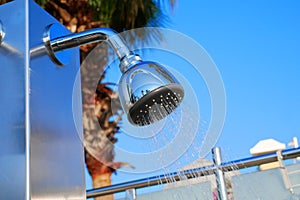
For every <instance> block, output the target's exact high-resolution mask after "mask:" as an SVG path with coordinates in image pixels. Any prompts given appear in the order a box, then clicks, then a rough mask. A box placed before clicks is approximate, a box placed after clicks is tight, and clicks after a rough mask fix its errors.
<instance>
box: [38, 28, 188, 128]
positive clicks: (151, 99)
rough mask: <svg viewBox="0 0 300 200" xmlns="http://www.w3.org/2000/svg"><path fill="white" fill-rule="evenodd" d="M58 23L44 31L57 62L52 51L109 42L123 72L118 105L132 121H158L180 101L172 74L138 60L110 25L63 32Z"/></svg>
mask: <svg viewBox="0 0 300 200" xmlns="http://www.w3.org/2000/svg"><path fill="white" fill-rule="evenodd" d="M59 27H60V26H56V25H55V24H52V25H49V26H48V27H47V28H46V32H45V34H44V43H45V47H46V50H47V53H48V55H49V56H50V57H51V59H52V60H53V61H54V62H56V63H57V64H58V65H62V62H60V59H59V58H58V57H57V56H58V55H56V54H55V53H56V52H61V51H63V50H66V49H70V48H73V47H77V46H80V45H84V44H89V43H94V42H102V41H106V42H108V43H109V44H110V45H111V46H112V48H113V49H114V51H115V52H116V54H117V56H118V58H119V59H120V70H121V72H122V73H123V75H122V77H121V79H120V83H119V97H120V101H121V105H122V107H123V110H124V111H125V113H126V114H127V117H128V119H129V121H130V122H131V123H132V124H134V125H137V126H144V125H148V124H151V123H154V122H156V121H159V120H161V119H163V118H165V117H166V116H167V115H169V114H170V113H171V112H173V111H174V110H175V109H176V108H177V107H178V105H179V104H180V103H181V101H182V99H183V96H184V90H183V87H182V86H181V85H180V84H179V82H178V81H177V80H176V78H175V77H174V76H173V75H172V74H171V73H170V72H169V71H168V70H167V69H165V68H164V67H163V66H161V65H160V64H158V63H155V62H150V61H142V59H141V58H140V57H139V56H138V55H135V54H133V52H131V51H130V50H129V49H128V47H127V45H126V44H125V42H124V40H123V39H122V38H121V37H119V36H118V34H117V33H116V32H115V31H113V30H112V29H108V28H97V29H92V30H88V31H84V32H80V33H75V34H70V35H63V30H57V29H58V28H59ZM36 49H37V51H38V50H39V49H40V48H36ZM32 53H33V54H34V53H35V52H32Z"/></svg>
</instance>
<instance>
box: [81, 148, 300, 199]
mask: <svg viewBox="0 0 300 200" xmlns="http://www.w3.org/2000/svg"><path fill="white" fill-rule="evenodd" d="M299 156H300V147H299V148H294V149H287V150H283V151H282V157H283V159H284V160H286V159H292V158H296V157H299ZM275 161H277V154H276V152H275V153H270V154H264V155H260V156H254V157H249V158H244V159H239V160H234V161H230V162H225V163H222V164H221V165H220V166H219V168H221V169H222V170H223V171H232V170H238V169H243V168H247V167H253V166H258V165H261V164H264V163H269V162H275ZM215 170H216V166H214V165H210V166H205V167H199V168H194V169H191V170H184V171H180V172H173V173H169V174H162V175H158V176H152V177H148V178H143V179H139V180H133V181H128V182H124V183H119V184H114V185H110V186H106V187H101V188H95V189H90V190H87V191H86V196H87V198H92V197H97V196H103V195H108V194H114V193H117V192H124V191H126V190H128V189H132V188H135V189H137V188H143V187H148V186H154V185H159V184H165V183H169V182H171V181H173V182H174V181H180V180H181V179H182V177H185V178H187V179H191V178H195V177H199V176H205V175H209V174H213V173H214V171H215Z"/></svg>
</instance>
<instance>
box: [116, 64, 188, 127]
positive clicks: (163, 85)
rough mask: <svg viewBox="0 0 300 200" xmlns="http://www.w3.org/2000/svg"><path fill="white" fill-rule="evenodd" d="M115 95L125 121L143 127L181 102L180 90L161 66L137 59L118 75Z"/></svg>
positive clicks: (172, 109)
mask: <svg viewBox="0 0 300 200" xmlns="http://www.w3.org/2000/svg"><path fill="white" fill-rule="evenodd" d="M119 97H120V101H121V104H122V107H123V110H124V111H125V113H126V114H127V117H128V120H129V121H130V122H131V123H132V124H134V125H137V126H144V125H149V124H152V123H154V122H156V121H159V120H161V119H163V118H165V117H166V116H167V115H169V114H170V113H172V112H173V111H174V110H175V109H176V108H177V106H178V105H179V104H180V103H181V101H182V99H183V97H184V90H183V87H182V86H181V85H180V84H179V82H178V81H177V80H176V78H175V77H174V76H172V75H171V73H170V72H169V71H168V70H167V69H165V68H164V67H163V66H161V65H159V64H158V63H155V62H149V61H140V62H139V63H137V64H135V65H134V66H133V67H131V68H129V69H128V70H127V71H125V72H124V74H123V76H122V77H121V80H120V82H119Z"/></svg>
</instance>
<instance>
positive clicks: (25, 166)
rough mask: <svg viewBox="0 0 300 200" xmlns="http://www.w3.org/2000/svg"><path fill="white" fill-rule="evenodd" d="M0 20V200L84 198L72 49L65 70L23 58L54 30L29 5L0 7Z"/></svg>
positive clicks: (21, 1)
mask: <svg viewBox="0 0 300 200" xmlns="http://www.w3.org/2000/svg"><path fill="white" fill-rule="evenodd" d="M0 21H1V23H2V25H3V27H4V32H5V36H4V39H3V41H2V43H1V44H0V63H1V64H0V66H1V68H2V70H1V73H0V90H1V98H0V110H1V111H0V119H1V120H0V127H1V129H0V199H26V200H29V199H33V200H34V199H85V178H84V154H83V153H84V149H83V143H82V140H81V138H82V132H81V131H80V130H82V124H81V123H80V122H79V123H78V121H77V123H76V124H75V122H74V118H73V116H74V115H75V116H81V103H80V100H81V96H80V94H81V92H80V91H73V89H74V88H76V90H80V87H74V84H79V85H80V79H78V78H77V79H76V76H77V75H78V73H79V67H80V62H79V51H78V48H75V49H72V50H69V51H70V52H71V56H70V61H69V64H67V65H65V66H64V67H59V66H57V65H55V64H54V63H53V62H52V61H51V59H50V57H49V56H48V55H46V53H45V51H44V53H43V51H42V53H40V54H39V55H35V56H30V50H32V49H33V48H36V47H39V46H43V35H44V32H45V30H46V27H47V26H49V25H50V24H53V23H58V22H57V21H56V20H55V19H54V18H53V17H51V16H50V15H49V14H47V13H46V12H45V11H44V10H43V9H42V8H40V7H39V6H38V5H37V4H36V3H34V2H33V1H31V0H15V1H13V2H10V3H7V4H5V5H3V6H0ZM61 26H62V25H61ZM66 33H68V31H67V30H66ZM73 93H74V94H76V95H75V96H74V95H73ZM74 97H75V98H76V99H77V103H78V102H79V103H78V104H77V106H76V107H74V106H73V103H74V102H73V98H74ZM78 99H79V101H78ZM72 107H73V108H72ZM74 108H75V109H74ZM77 130H79V131H77Z"/></svg>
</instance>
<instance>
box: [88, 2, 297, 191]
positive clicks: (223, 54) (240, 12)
mask: <svg viewBox="0 0 300 200" xmlns="http://www.w3.org/2000/svg"><path fill="white" fill-rule="evenodd" d="M299 8H300V2H299V1H296V0H294V1H271V0H268V1H193V2H191V1H189V2H188V1H179V2H178V5H177V6H176V9H175V10H174V13H173V14H172V15H171V20H172V23H171V26H170V27H168V28H171V29H173V30H176V31H179V32H181V33H183V34H185V35H187V36H189V37H191V38H193V39H194V40H195V41H196V42H197V43H199V44H200V45H201V46H202V47H203V48H204V49H205V50H206V51H207V52H208V54H209V55H210V56H211V58H212V59H213V61H214V62H215V64H216V65H217V67H218V70H219V72H220V74H221V77H222V79H223V83H224V87H225V90H226V102H227V107H226V110H227V112H226V119H225V124H224V128H223V131H222V133H221V136H220V138H219V141H218V143H217V145H218V146H220V147H221V148H222V149H223V154H224V155H225V157H229V159H237V158H243V157H248V156H250V152H249V149H250V148H251V147H253V146H254V145H255V144H256V143H257V142H258V141H259V140H262V139H267V138H274V139H276V140H278V141H280V142H283V143H286V144H287V143H288V142H290V141H291V140H292V137H293V136H298V137H299V136H300V126H299V122H300V117H299V115H300V78H299V77H300V12H299ZM174 64H176V63H174ZM199 81H200V80H199ZM191 85H192V86H195V87H196V85H197V82H195V81H194V82H192V83H191ZM203 110H204V112H206V111H205V108H204V109H203ZM208 111H209V110H208ZM299 139H300V137H299ZM125 141H126V140H125V139H123V140H122V136H119V141H118V143H120V145H121V143H122V142H123V143H125ZM87 176H88V175H87ZM145 176H147V174H141V175H129V174H122V172H121V173H118V175H114V176H113V181H114V182H122V181H127V180H132V179H136V178H140V177H145ZM87 188H91V186H90V184H89V183H87Z"/></svg>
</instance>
